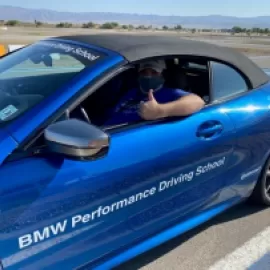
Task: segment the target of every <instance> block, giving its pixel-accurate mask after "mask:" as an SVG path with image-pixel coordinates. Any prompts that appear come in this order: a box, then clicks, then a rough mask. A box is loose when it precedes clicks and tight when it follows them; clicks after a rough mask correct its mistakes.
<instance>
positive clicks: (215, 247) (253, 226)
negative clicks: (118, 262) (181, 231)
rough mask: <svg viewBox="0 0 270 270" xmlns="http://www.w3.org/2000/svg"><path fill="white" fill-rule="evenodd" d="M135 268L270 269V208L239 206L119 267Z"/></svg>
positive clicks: (151, 269)
mask: <svg viewBox="0 0 270 270" xmlns="http://www.w3.org/2000/svg"><path fill="white" fill-rule="evenodd" d="M262 231H264V232H263V234H259V233H260V232H262ZM258 234H259V235H258ZM253 238H254V239H253ZM231 253H232V254H231ZM258 253H259V254H258ZM226 255H228V257H226ZM211 266H212V268H211ZM247 266H248V267H247ZM134 269H143V270H167V269H168V270H229V269H230V270H244V269H249V270H269V269H270V209H264V208H262V207H258V206H256V207H255V206H251V205H247V204H242V205H239V206H237V207H235V208H233V209H231V210H229V211H228V212H226V213H225V214H222V215H220V216H218V217H217V218H215V219H214V220H212V221H210V222H208V223H206V224H205V225H202V226H200V227H199V228H197V229H195V230H192V231H190V232H188V233H186V234H185V235H183V236H180V237H177V238H175V239H173V240H171V241H169V242H168V243H166V244H163V245H162V246H160V247H158V248H156V249H154V250H152V251H150V252H148V253H145V254H144V255H141V256H139V257H137V258H136V259H133V260H132V261H130V262H128V263H126V264H123V265H122V266H120V267H118V268H117V270H134Z"/></svg>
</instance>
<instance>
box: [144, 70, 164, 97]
mask: <svg viewBox="0 0 270 270" xmlns="http://www.w3.org/2000/svg"><path fill="white" fill-rule="evenodd" d="M163 83H164V79H163V76H162V74H161V73H159V72H157V71H156V70H154V69H151V68H145V69H143V70H141V71H140V72H139V84H140V88H141V91H142V92H144V93H148V92H149V91H150V90H151V89H152V90H153V91H155V90H158V89H159V88H161V87H162V85H163Z"/></svg>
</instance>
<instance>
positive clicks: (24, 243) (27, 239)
mask: <svg viewBox="0 0 270 270" xmlns="http://www.w3.org/2000/svg"><path fill="white" fill-rule="evenodd" d="M32 242H33V240H32V235H31V234H26V235H24V236H21V237H19V247H20V249H22V248H25V247H28V246H30V245H31V244H32Z"/></svg>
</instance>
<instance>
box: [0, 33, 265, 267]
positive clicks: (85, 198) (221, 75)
mask: <svg viewBox="0 0 270 270" xmlns="http://www.w3.org/2000/svg"><path fill="white" fill-rule="evenodd" d="M152 59H155V60H158V59H162V60H164V62H165V63H166V69H165V71H164V78H165V84H166V85H167V86H168V87H171V88H177V89H183V90H185V91H187V92H190V93H194V94H196V95H198V96H200V97H201V98H202V99H203V100H204V101H205V106H204V107H203V108H202V109H201V110H199V111H197V112H196V113H193V114H191V115H188V116H185V117H167V118H162V119H158V120H151V121H150V120H149V121H146V120H141V121H123V123H120V124H117V125H107V124H106V121H107V119H108V117H109V116H110V112H111V110H112V108H114V107H115V105H116V104H118V102H119V100H120V99H121V98H122V97H123V95H125V94H126V92H127V91H128V90H130V89H132V88H134V87H136V86H137V83H138V82H137V77H136V74H137V72H138V67H139V65H140V63H141V62H142V61H145V60H152ZM269 79H270V77H269V75H267V72H266V71H265V70H262V69H260V68H259V67H258V66H257V65H255V64H254V63H253V62H252V61H251V60H250V59H248V58H247V57H246V56H244V55H242V54H240V53H238V52H236V51H234V50H231V49H228V48H225V47H220V46H216V45H213V44H208V43H203V42H199V41H191V40H183V39H180V38H178V37H171V36H167V37H163V36H143V35H142V36H140V35H129V36H127V35H124V34H123V35H120V34H118V35H114V34H108V35H102V34H100V35H83V36H62V37H55V38H49V39H45V40H41V41H39V42H37V43H34V44H31V45H29V46H26V47H24V48H21V49H19V50H17V51H15V52H11V53H9V54H7V55H5V56H3V57H2V58H1V59H0V269H5V270H17V269H27V270H36V269H50V270H58V269H67V270H68V269H77V270H81V269H113V268H114V267H116V266H118V265H120V264H122V263H123V262H125V261H127V260H130V259H131V258H134V257H136V256H137V255H139V254H142V253H144V252H145V251H147V250H150V249H151V248H154V247H156V246H158V245H160V244H162V243H164V242H165V241H168V240H169V239H172V238H173V237H175V236H178V235H180V234H183V233H185V232H186V231H188V230H190V229H192V228H194V227H196V226H198V225H200V224H202V223H204V222H206V221H207V220H209V219H211V218H213V217H215V216H216V215H218V214H220V213H222V212H224V211H225V210H227V209H229V208H230V207H232V206H234V205H235V204H239V203H241V202H244V201H249V202H253V203H260V204H264V205H266V206H269V205H270V83H269Z"/></svg>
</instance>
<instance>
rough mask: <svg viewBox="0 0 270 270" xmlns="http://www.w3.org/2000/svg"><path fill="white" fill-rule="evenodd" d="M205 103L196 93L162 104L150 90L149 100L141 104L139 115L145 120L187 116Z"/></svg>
mask: <svg viewBox="0 0 270 270" xmlns="http://www.w3.org/2000/svg"><path fill="white" fill-rule="evenodd" d="M204 105H205V102H204V101H203V99H202V98H200V97H199V96H197V95H195V94H188V95H185V96H183V97H181V98H178V99H177V100H175V101H172V102H168V103H165V104H160V103H158V102H157V101H156V99H155V97H154V96H153V92H152V91H150V92H149V101H148V102H143V103H142V104H140V108H139V115H140V116H141V117H142V118H143V119H145V120H156V119H160V118H165V117H174V116H187V115H190V114H193V113H195V112H197V111H199V110H200V109H202V108H203V107H204Z"/></svg>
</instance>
